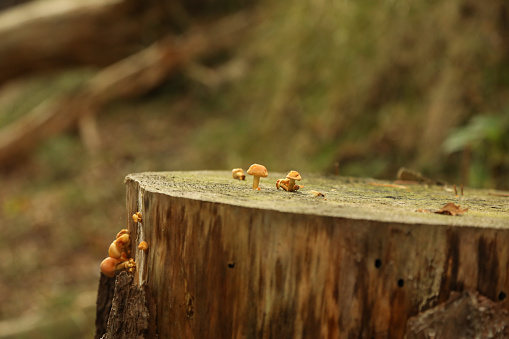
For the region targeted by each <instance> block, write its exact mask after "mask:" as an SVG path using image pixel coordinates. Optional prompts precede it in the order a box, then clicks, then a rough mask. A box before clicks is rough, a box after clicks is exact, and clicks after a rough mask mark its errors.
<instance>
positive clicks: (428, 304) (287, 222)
mask: <svg viewBox="0 0 509 339" xmlns="http://www.w3.org/2000/svg"><path fill="white" fill-rule="evenodd" d="M280 177H284V174H282V173H279V174H277V173H276V174H273V173H269V177H268V178H263V179H262V180H261V184H260V186H261V188H262V190H261V191H254V190H252V189H251V187H250V186H251V184H250V183H249V182H247V181H238V180H233V179H231V173H230V172H180V173H179V172H167V173H164V172H163V173H142V174H136V175H129V176H128V177H127V178H126V185H127V217H128V224H129V229H130V232H131V239H132V248H137V245H138V243H139V242H141V241H146V242H147V243H148V244H149V249H148V252H144V251H141V250H137V251H133V253H132V255H133V256H134V257H135V260H136V262H137V265H138V270H137V272H136V273H135V276H134V284H136V285H138V286H146V293H147V295H149V296H150V299H151V301H150V302H148V305H149V306H148V307H149V308H150V307H152V309H154V310H155V313H153V314H151V315H150V316H151V317H152V321H155V325H154V326H155V327H156V329H157V333H156V334H157V335H159V337H161V338H170V337H195V338H204V337H214V338H230V337H248V338H255V337H256V338H260V337H262V338H267V337H284V338H293V337H334V338H338V337H341V338H349V337H353V338H373V337H375V338H403V337H404V335H405V333H406V329H407V320H408V319H409V318H410V317H412V316H415V315H417V314H418V313H419V312H422V311H424V310H427V309H429V308H432V307H435V306H436V305H438V304H440V303H443V302H445V301H447V300H448V299H449V296H450V295H451V292H453V291H460V292H461V291H463V290H466V289H471V290H478V291H479V293H482V294H483V295H485V296H487V297H488V298H490V299H492V300H495V299H497V298H498V299H500V300H501V301H500V303H499V305H500V308H501V309H507V307H508V301H507V299H506V298H505V299H503V298H501V296H504V295H505V294H507V293H508V291H509V279H507V278H506V274H505V272H506V268H507V265H508V264H509V251H507V250H505V248H506V244H507V243H508V241H509V231H508V229H509V223H508V221H507V215H506V213H507V206H506V205H503V202H502V201H501V200H500V199H501V198H500V197H493V196H489V195H488V194H487V191H476V190H472V189H468V190H467V194H468V195H467V196H466V197H465V198H462V199H463V200H462V201H461V204H462V205H464V207H469V212H467V213H465V214H464V215H462V216H444V215H438V214H433V213H430V214H426V213H419V212H416V209H419V208H423V207H424V206H426V205H428V204H436V205H437V206H436V207H437V208H439V207H441V206H439V205H442V202H443V201H444V200H445V201H447V200H453V199H455V198H454V195H451V194H450V193H448V192H445V191H443V190H441V189H436V188H435V187H427V188H426V186H421V185H416V186H410V187H409V188H407V189H399V188H394V187H390V186H373V185H369V183H370V182H372V180H362V179H356V180H354V181H352V179H350V180H348V178H340V177H335V178H334V179H330V178H324V177H320V176H311V175H307V176H303V184H304V188H302V189H300V190H299V191H297V192H295V193H289V192H283V191H277V190H276V189H275V187H274V183H275V181H276V179H277V178H280ZM313 191H320V192H323V193H325V196H326V197H325V198H326V199H327V200H324V198H323V197H317V196H316V195H315V194H313ZM446 199H447V200H446ZM458 199H460V198H458ZM500 206H501V207H500ZM504 206H505V207H504ZM430 207H431V206H430ZM492 207H496V208H495V209H494V208H492ZM498 209H500V212H497V210H498ZM137 211H140V212H141V213H142V216H143V219H142V222H141V223H134V222H133V221H132V218H131V215H132V214H134V213H135V212H137ZM493 211H495V212H493ZM468 213H470V214H468ZM502 299H503V300H502ZM168 320H171V321H168Z"/></svg>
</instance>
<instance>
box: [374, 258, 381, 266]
mask: <svg viewBox="0 0 509 339" xmlns="http://www.w3.org/2000/svg"><path fill="white" fill-rule="evenodd" d="M375 267H376V268H380V267H382V260H380V259H376V260H375Z"/></svg>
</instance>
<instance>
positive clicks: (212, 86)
mask: <svg viewBox="0 0 509 339" xmlns="http://www.w3.org/2000/svg"><path fill="white" fill-rule="evenodd" d="M22 2H23V1H15V0H11V1H5V0H4V1H1V2H0V8H2V12H0V183H1V186H2V189H1V191H0V225H1V229H2V237H0V338H24V337H26V338H57V337H61V338H69V337H71V336H74V337H78V338H79V337H83V338H88V337H90V336H91V335H92V333H93V330H94V316H95V313H94V312H95V294H96V288H97V283H98V277H99V269H98V266H99V263H100V261H101V260H102V259H103V257H105V256H106V254H107V248H108V245H109V243H110V242H111V241H112V240H113V238H114V236H115V234H116V233H117V231H118V230H120V229H121V228H124V227H125V226H126V222H127V221H126V216H125V189H124V186H123V179H124V177H125V176H126V175H127V174H129V173H133V172H142V171H165V170H202V169H209V170H230V169H231V168H233V167H243V168H244V169H247V167H248V166H249V165H250V164H251V163H254V162H258V163H261V164H264V165H265V166H266V167H267V168H268V170H269V171H281V172H285V171H289V170H291V169H295V170H298V171H299V172H300V173H301V174H302V175H303V178H304V181H305V174H306V173H310V172H314V173H323V174H330V175H338V174H339V175H343V176H357V177H375V178H380V179H389V180H392V179H394V178H395V175H396V172H397V170H398V169H399V168H400V167H403V166H404V167H409V168H412V169H415V170H417V171H420V172H422V173H423V174H425V175H427V176H429V177H431V178H436V179H442V180H446V181H448V182H450V183H454V184H457V185H459V184H464V185H466V186H471V187H483V188H493V189H501V190H507V189H509V177H508V173H509V171H508V170H509V156H508V151H509V112H508V110H509V5H508V4H507V3H506V2H505V1H502V0H492V1H485V2H478V1H469V0H451V1H422V0H413V1H406V2H397V1H391V0H382V1H376V2H373V1H364V0H360V1H347V0H341V1H324V0H291V1H286V2H277V1H276V2H273V1H264V0H259V1H255V0H244V1H242V0H230V1H223V2H220V3H217V2H214V1H210V0H192V1H183V0H181V1H164V0H146V1H142V0H125V1H120V0H94V1H81V0H73V1H71V0H68V1H56V0H39V1H33V2H26V3H22ZM304 185H305V182H304ZM57 334H58V336H57Z"/></svg>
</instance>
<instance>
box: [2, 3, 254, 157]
mask: <svg viewBox="0 0 509 339" xmlns="http://www.w3.org/2000/svg"><path fill="white" fill-rule="evenodd" d="M99 13H100V14H99V16H101V15H102V14H101V13H102V12H101V11H99ZM89 14H90V12H89ZM253 21H254V17H253V16H252V15H249V14H247V13H244V12H240V13H237V14H234V15H231V16H229V17H226V18H223V19H220V20H217V21H216V22H213V23H211V24H209V25H206V26H203V27H195V28H193V29H190V30H189V32H188V33H186V34H184V35H182V36H179V37H176V36H170V35H167V36H166V37H164V38H162V39H160V40H159V41H157V42H155V43H154V44H152V45H151V46H149V47H148V48H145V49H143V50H141V51H139V52H137V53H135V54H132V55H130V56H128V57H126V58H123V59H121V60H120V61H117V62H116V63H114V64H112V65H110V66H108V67H106V68H104V69H102V70H101V71H99V72H98V73H97V74H96V75H95V76H93V77H92V78H91V79H90V80H89V81H88V82H87V83H86V85H85V86H83V87H82V88H80V89H77V90H75V91H74V92H73V93H69V94H65V95H62V96H59V97H55V98H50V99H48V100H47V101H46V102H44V103H43V104H41V105H40V106H38V107H37V108H36V109H34V110H33V111H32V112H30V113H29V114H26V115H25V116H23V117H22V118H20V119H18V120H17V121H15V122H14V123H12V124H11V125H8V126H6V127H5V128H4V129H3V130H0V164H2V165H3V166H5V165H9V163H12V162H13V160H15V159H17V158H21V157H23V156H24V155H26V154H27V152H29V151H30V150H32V149H33V148H34V147H35V146H36V145H37V144H39V142H40V141H42V140H44V139H45V138H47V137H49V136H52V135H54V134H57V133H59V132H61V131H63V130H65V129H68V128H70V127H72V126H75V125H76V124H77V123H78V121H79V120H80V119H82V118H84V117H86V118H87V119H88V118H89V116H93V115H94V114H95V113H96V112H98V111H99V110H100V108H101V107H102V106H103V105H104V104H106V103H108V102H111V101H112V100H115V99H120V98H126V97H132V96H138V95H141V94H144V93H146V92H147V91H149V90H150V89H152V88H154V87H156V86H158V85H160V84H161V83H162V82H163V81H165V80H166V79H167V78H168V76H169V75H170V74H171V73H172V72H173V71H175V70H176V69H178V68H180V67H183V66H185V65H187V64H189V63H190V62H193V61H194V60H195V59H196V58H197V57H201V56H204V55H206V54H207V53H212V52H217V51H218V50H220V49H222V48H227V47H230V46H232V45H234V44H236V43H238V42H239V41H240V40H241V38H243V37H244V36H245V33H246V30H247V29H248V28H249V27H250V25H251V24H252V23H253ZM97 33H99V32H97ZM0 35H1V33H0ZM67 48H70V49H71V50H72V48H73V47H72V46H67ZM104 48H105V47H104ZM104 48H103V49H104ZM114 49H115V48H114ZM68 52H69V51H68V50H67V49H65V50H62V55H61V56H60V57H66V56H67V53H68ZM102 52H103V50H101V49H99V50H98V51H96V52H91V54H97V55H98V54H101V53H102ZM117 52H118V51H117ZM124 52H125V51H124ZM124 52H120V54H122V53H124ZM0 53H1V52H0ZM115 53H116V52H114V53H113V54H115ZM104 54H108V53H107V52H105V53H104ZM0 55H1V54H0ZM57 56H58V53H56V52H55V54H54V57H55V60H57V59H59V58H58V57H57ZM110 58H113V57H112V56H107V57H106V59H107V60H110ZM92 59H93V58H91V59H90V60H92ZM106 59H105V60H106ZM56 65H57V64H55V66H56ZM87 116H88V117H87Z"/></svg>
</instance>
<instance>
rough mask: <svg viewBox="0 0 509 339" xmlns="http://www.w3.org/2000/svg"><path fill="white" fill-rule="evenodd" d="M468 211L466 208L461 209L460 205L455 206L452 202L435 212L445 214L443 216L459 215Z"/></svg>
mask: <svg viewBox="0 0 509 339" xmlns="http://www.w3.org/2000/svg"><path fill="white" fill-rule="evenodd" d="M467 211H468V208H461V207H460V205H455V204H454V203H453V202H449V203H447V204H445V206H444V207H442V208H441V209H439V210H438V211H435V213H437V214H445V215H452V216H455V215H459V214H463V213H465V212H467Z"/></svg>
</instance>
